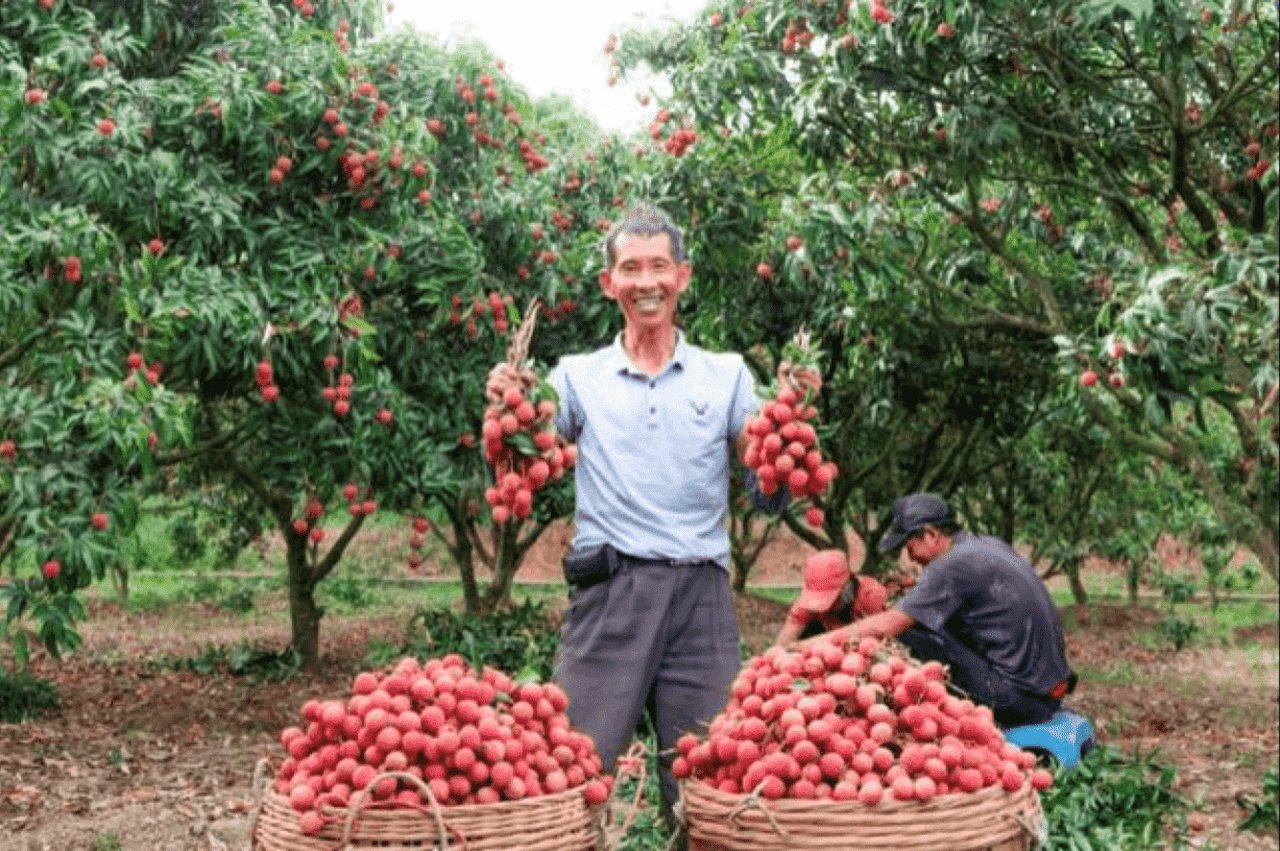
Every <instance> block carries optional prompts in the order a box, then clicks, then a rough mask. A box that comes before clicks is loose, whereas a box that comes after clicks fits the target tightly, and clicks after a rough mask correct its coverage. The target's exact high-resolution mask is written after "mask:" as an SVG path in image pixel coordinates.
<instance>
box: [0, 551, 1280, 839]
mask: <svg viewBox="0 0 1280 851" xmlns="http://www.w3.org/2000/svg"><path fill="white" fill-rule="evenodd" d="M774 563H775V564H776V562H774ZM798 569H799V563H798V560H795V561H794V562H793V564H791V565H790V566H786V565H783V566H779V567H776V568H775V571H774V574H773V575H769V576H768V577H767V579H768V580H771V581H785V580H787V579H788V578H792V579H794V577H795V576H796V574H797V573H798ZM522 578H523V577H522ZM280 605H281V608H280V610H279V617H277V618H273V619H254V620H253V621H251V622H250V621H246V620H244V619H242V618H240V617H239V616H237V615H235V614H230V613H227V612H224V611H221V610H219V609H217V608H214V607H212V606H205V605H199V604H195V605H192V606H191V607H190V608H189V609H188V610H186V612H185V617H184V618H183V619H182V621H181V622H178V621H177V620H176V619H175V617H174V615H173V613H172V612H170V613H168V614H145V613H144V614H139V613H130V612H126V611H123V610H121V609H120V608H119V607H118V606H115V605H114V604H110V603H102V604H95V606H94V608H93V611H92V612H91V616H90V618H89V619H88V620H87V621H86V622H85V623H84V624H83V631H82V632H83V636H84V646H83V648H82V649H81V650H80V651H79V652H78V653H76V654H75V655H74V656H73V657H71V658H70V659H67V660H65V661H63V662H60V663H58V662H54V661H52V660H50V659H48V658H46V657H37V659H36V660H35V662H34V664H33V667H34V670H35V673H36V674H37V675H39V676H43V677H49V678H52V679H54V680H56V682H57V684H58V688H59V691H60V693H61V696H62V708H61V709H59V710H58V711H56V712H54V713H52V714H50V715H48V716H47V717H44V718H42V719H41V720H39V721H36V722H32V723H27V724H22V725H3V724H0V851H73V849H86V851H112V850H113V849H124V851H225V849H231V850H232V851H246V850H247V849H248V847H249V845H248V838H247V837H248V830H249V825H250V822H251V818H252V814H253V812H254V809H255V805H256V801H257V797H258V796H257V793H256V790H255V787H254V770H255V766H256V765H257V764H258V762H259V760H261V759H263V758H264V757H271V758H274V759H279V756H280V755H279V753H278V746H277V745H276V743H275V735H276V733H277V732H278V731H279V730H281V729H282V728H283V727H285V726H287V725H289V724H291V723H295V721H296V716H297V711H298V708H299V707H300V706H301V704H302V702H303V701H304V700H306V699H308V698H311V697H332V696H340V695H343V694H347V693H349V692H348V690H349V687H350V681H351V677H352V676H353V675H354V673H355V672H356V671H358V670H360V668H361V658H362V655H363V653H364V650H365V646H366V643H367V641H368V640H369V639H370V638H371V637H383V638H391V639H394V638H395V637H396V636H398V635H399V634H400V633H401V630H402V624H400V623H397V622H394V621H392V620H391V619H389V618H382V619H374V618H372V617H370V616H368V615H363V616H352V617H339V616H336V615H328V616H326V618H325V621H324V623H323V625H322V630H321V632H322V645H323V646H322V653H323V657H324V663H325V674H324V675H323V676H319V677H311V678H305V679H295V680H292V681H290V682H286V683H277V684H255V683H253V682H249V681H247V680H242V679H237V678H234V677H230V676H218V677H205V676H202V675H199V674H195V673H191V672H179V671H169V670H161V669H158V668H156V667H155V666H154V665H148V664H147V660H148V659H155V658H158V657H162V656H168V657H177V656H194V655H197V654H198V653H200V652H201V651H202V650H204V649H205V648H207V647H209V646H212V645H219V644H222V645H228V646H229V645H233V644H235V643H237V642H239V641H241V640H246V639H247V640H249V641H251V642H254V643H259V644H263V645H267V646H284V645H285V644H286V643H287V639H288V633H287V617H286V616H285V612H284V609H283V604H282V603H281V604H280ZM783 611H784V607H783V606H782V605H781V604H778V603H775V602H772V601H770V600H766V599H763V598H760V597H755V596H751V595H747V596H744V597H742V598H740V600H739V621H740V624H741V627H742V632H743V636H744V638H745V639H746V641H747V642H748V644H749V645H750V646H751V647H752V648H753V649H757V650H758V649H761V648H763V647H764V646H767V644H768V643H769V642H770V640H771V638H772V636H773V634H774V633H775V632H776V630H777V628H778V626H779V625H780V624H781V620H782V617H783ZM1159 617H1160V615H1159V613H1158V612H1157V611H1155V610H1152V609H1145V608H1139V609H1135V610H1130V609H1128V608H1125V607H1122V606H1118V605H1114V606H1107V605H1103V606H1096V607H1091V608H1090V609H1080V610H1076V609H1074V608H1068V609H1065V610H1064V611H1063V618H1064V623H1065V624H1066V626H1067V629H1068V645H1069V647H1068V652H1069V656H1070V659H1071V661H1072V663H1073V665H1075V666H1076V667H1077V668H1078V669H1085V670H1105V671H1122V672H1123V673H1124V675H1123V676H1115V677H1109V676H1104V677H1100V678H1098V680H1097V681H1089V680H1086V681H1085V682H1084V683H1083V684H1082V686H1081V688H1080V690H1079V691H1078V692H1077V694H1076V696H1075V698H1074V699H1073V700H1074V705H1075V706H1076V708H1077V709H1079V710H1081V711H1083V712H1084V713H1085V714H1087V715H1089V716H1090V717H1092V718H1093V719H1095V722H1096V723H1097V724H1098V725H1099V727H1100V729H1101V734H1102V738H1103V740H1104V741H1107V742H1109V743H1112V744H1115V745H1118V746H1121V747H1124V748H1126V749H1128V748H1135V747H1140V748H1142V749H1143V750H1150V749H1151V748H1155V747H1158V748H1159V749H1160V752H1161V754H1162V759H1163V760H1164V761H1166V762H1171V763H1173V764H1175V765H1176V766H1177V769H1178V777H1179V781H1178V783H1179V786H1178V788H1179V791H1180V793H1181V794H1182V795H1184V796H1185V797H1186V798H1187V799H1189V800H1190V801H1192V802H1193V804H1194V812H1193V815H1192V818H1191V820H1190V823H1191V824H1192V825H1193V826H1196V827H1198V828H1199V829H1198V830H1195V831H1194V832H1193V833H1192V834H1191V836H1192V841H1193V844H1194V845H1195V846H1200V845H1203V844H1205V843H1209V842H1211V843H1212V844H1213V845H1214V847H1216V848H1217V849H1220V851H1226V849H1233V851H1235V850H1236V849H1240V850H1241V851H1250V849H1275V848H1277V847H1278V843H1277V839H1276V837H1274V836H1270V837H1268V836H1256V835H1244V834H1239V833H1237V832H1236V831H1235V829H1234V826H1235V824H1236V823H1237V822H1238V821H1239V820H1240V818H1241V817H1242V811H1241V810H1240V809H1239V807H1238V805H1237V804H1236V796H1237V795H1239V794H1250V793H1253V794H1256V793H1257V791H1258V786H1259V778H1260V776H1261V774H1262V772H1263V771H1264V770H1265V768H1266V767H1267V766H1269V765H1273V764H1275V763H1276V761H1277V757H1278V755H1280V749H1278V747H1277V728H1278V726H1280V713H1278V704H1277V699H1278V691H1280V683H1278V681H1277V677H1278V675H1277V671H1278V670H1280V668H1278V664H1277V629H1276V627H1275V625H1271V626H1270V627H1267V628H1264V629H1258V630H1255V631H1254V634H1252V635H1249V636H1242V638H1247V639H1248V640H1249V642H1250V644H1251V646H1236V647H1225V646H1224V647H1213V648H1208V649H1190V650H1184V651H1182V652H1181V653H1177V654H1173V653H1169V652H1167V651H1154V650H1147V649H1144V647H1143V646H1142V645H1141V643H1140V642H1138V641H1136V640H1135V639H1136V636H1137V635H1138V634H1139V633H1140V632H1141V631H1142V630H1144V629H1148V628H1150V626H1151V625H1152V624H1153V623H1154V622H1155V621H1156V620H1157V619H1158V618H1159ZM246 623H253V624H255V626H252V627H250V628H246ZM112 839H114V840H115V841H114V842H112V841H111V840H112Z"/></svg>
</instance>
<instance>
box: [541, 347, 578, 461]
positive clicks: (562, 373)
mask: <svg viewBox="0 0 1280 851" xmlns="http://www.w3.org/2000/svg"><path fill="white" fill-rule="evenodd" d="M547 382H548V383H549V384H550V385H551V386H552V387H554V388H555V390H556V393H557V394H558V395H559V396H560V405H559V410H558V411H556V431H557V432H559V433H560V435H561V436H562V437H563V438H564V439H565V440H568V441H569V442H571V443H572V442H574V441H576V440H577V439H578V433H579V432H580V431H582V406H581V405H580V404H579V402H578V396H577V394H576V393H574V391H573V382H572V380H571V379H570V376H569V370H568V368H567V367H566V366H565V362H564V361H563V360H561V361H560V362H559V363H558V364H556V365H555V368H553V369H552V370H551V374H550V375H548V376H547Z"/></svg>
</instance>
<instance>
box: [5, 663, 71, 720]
mask: <svg viewBox="0 0 1280 851" xmlns="http://www.w3.org/2000/svg"><path fill="white" fill-rule="evenodd" d="M58 705H59V700H58V687H57V686H56V685H54V684H53V683H52V682H50V681H49V680H42V679H40V678H39V677H34V676H32V675H31V674H30V673H29V672H27V671H19V672H17V673H10V672H8V671H6V670H5V669H4V668H3V667H0V722H4V723H6V724H20V723H22V722H23V721H29V720H30V719H32V718H36V717H38V716H40V715H41V714H43V713H45V712H48V711H49V710H51V709H56V708H57V707H58Z"/></svg>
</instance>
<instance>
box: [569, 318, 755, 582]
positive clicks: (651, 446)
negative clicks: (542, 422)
mask: <svg viewBox="0 0 1280 851" xmlns="http://www.w3.org/2000/svg"><path fill="white" fill-rule="evenodd" d="M549 381H550V382H551V384H552V385H553V386H554V387H555V388H556V391H557V392H559V394H560V413H559V416H558V418H557V420H556V428H557V429H558V430H559V431H560V433H561V434H562V435H564V436H565V437H566V438H567V439H568V440H570V441H573V442H575V443H577V445H578V461H577V465H576V466H575V469H574V483H575V485H576V487H577V513H576V517H575V522H576V527H577V528H576V533H575V535H574V540H573V548H574V549H575V550H582V549H587V548H590V547H594V546H598V545H600V544H606V543H607V544H612V545H613V546H614V547H616V548H617V549H618V550H620V551H622V552H624V553H627V554H628V555H633V556H638V557H642V558H673V559H710V560H713V561H715V562H716V563H717V564H719V565H720V566H722V567H724V568H726V569H727V568H728V565H729V532H728V529H727V527H726V524H725V519H726V516H727V514H728V511H729V472H730V464H731V463H732V462H733V443H734V441H735V440H736V439H737V436H738V434H739V433H740V432H741V431H742V427H743V424H744V423H745V422H746V419H747V417H748V416H750V415H751V414H753V413H754V412H755V411H756V409H757V408H758V407H759V404H760V403H759V400H758V399H757V398H756V395H755V381H754V379H753V378H752V376H751V372H750V370H748V369H747V367H746V365H745V364H744V363H743V362H742V356H741V355H739V354H735V353H731V352H726V353H718V352H708V351H706V350H704V349H700V348H698V347H697V346H693V345H690V344H689V343H688V342H686V341H685V339H684V335H683V334H682V333H680V332H677V336H676V348H675V354H674V355H673V357H672V358H671V361H670V362H669V363H668V364H667V365H666V367H665V368H664V369H663V371H662V373H661V374H660V375H657V376H650V375H647V374H646V373H644V372H643V371H641V370H640V369H638V368H636V366H635V365H634V364H632V363H631V359H630V358H628V357H627V353H626V351H625V350H624V349H623V348H622V337H621V335H619V336H618V337H617V338H615V340H614V342H613V344H612V345H609V346H605V347H604V348H602V349H599V350H597V351H595V352H590V353H587V354H579V355H567V356H565V357H564V358H562V359H561V360H560V363H559V364H558V365H557V366H556V367H555V369H553V370H552V371H551V375H550V377H549Z"/></svg>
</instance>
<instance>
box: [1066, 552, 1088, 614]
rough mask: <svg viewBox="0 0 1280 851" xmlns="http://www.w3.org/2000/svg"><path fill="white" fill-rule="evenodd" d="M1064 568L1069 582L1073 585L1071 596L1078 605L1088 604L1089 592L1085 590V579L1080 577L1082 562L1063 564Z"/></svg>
mask: <svg viewBox="0 0 1280 851" xmlns="http://www.w3.org/2000/svg"><path fill="white" fill-rule="evenodd" d="M1062 570H1063V572H1064V573H1066V574H1067V582H1068V583H1069V584H1070V586H1071V598H1072V599H1073V600H1075V601H1076V605H1079V606H1084V605H1087V604H1088V602H1089V592H1088V591H1086V590H1085V588H1084V581H1083V580H1081V578H1080V563H1079V562H1075V563H1074V564H1069V565H1063V567H1062Z"/></svg>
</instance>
